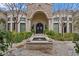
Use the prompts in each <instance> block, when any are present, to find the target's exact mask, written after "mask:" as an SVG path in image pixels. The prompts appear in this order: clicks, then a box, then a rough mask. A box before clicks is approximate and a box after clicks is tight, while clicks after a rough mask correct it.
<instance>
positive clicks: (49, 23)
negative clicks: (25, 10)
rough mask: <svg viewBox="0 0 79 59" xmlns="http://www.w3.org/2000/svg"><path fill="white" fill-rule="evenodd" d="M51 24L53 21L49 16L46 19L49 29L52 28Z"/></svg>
mask: <svg viewBox="0 0 79 59" xmlns="http://www.w3.org/2000/svg"><path fill="white" fill-rule="evenodd" d="M52 24H53V22H52V18H50V19H49V20H48V27H49V30H52V27H53V26H52Z"/></svg>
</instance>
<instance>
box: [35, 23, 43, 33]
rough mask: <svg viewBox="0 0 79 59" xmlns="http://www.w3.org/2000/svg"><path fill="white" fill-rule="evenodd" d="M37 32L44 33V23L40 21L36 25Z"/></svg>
mask: <svg viewBox="0 0 79 59" xmlns="http://www.w3.org/2000/svg"><path fill="white" fill-rule="evenodd" d="M36 33H43V24H42V23H38V24H37V25H36Z"/></svg>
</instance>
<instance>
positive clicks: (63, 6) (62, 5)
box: [52, 3, 79, 11]
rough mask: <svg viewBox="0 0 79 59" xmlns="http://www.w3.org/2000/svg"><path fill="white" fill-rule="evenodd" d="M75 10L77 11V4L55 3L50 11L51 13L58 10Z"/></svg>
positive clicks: (78, 6) (78, 7) (78, 4)
mask: <svg viewBox="0 0 79 59" xmlns="http://www.w3.org/2000/svg"><path fill="white" fill-rule="evenodd" d="M64 9H66V10H74V9H75V10H76V9H79V3H55V4H53V5H52V10H53V11H58V10H64Z"/></svg>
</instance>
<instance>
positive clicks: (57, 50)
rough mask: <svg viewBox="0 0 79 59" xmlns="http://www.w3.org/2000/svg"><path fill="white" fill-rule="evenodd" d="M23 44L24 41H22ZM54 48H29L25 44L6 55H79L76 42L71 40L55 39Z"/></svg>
mask: <svg viewBox="0 0 79 59" xmlns="http://www.w3.org/2000/svg"><path fill="white" fill-rule="evenodd" d="M22 44H23V43H22ZM52 46H53V48H52V50H50V49H46V50H45V49H41V50H28V49H27V48H26V47H25V44H23V45H20V46H17V47H13V48H12V50H11V51H9V52H8V53H7V54H6V56H77V54H76V52H75V50H74V43H72V42H71V41H55V40H54V41H53V45H52Z"/></svg>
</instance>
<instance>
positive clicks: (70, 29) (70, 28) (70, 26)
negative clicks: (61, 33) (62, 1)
mask: <svg viewBox="0 0 79 59" xmlns="http://www.w3.org/2000/svg"><path fill="white" fill-rule="evenodd" d="M69 32H72V23H69Z"/></svg>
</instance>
